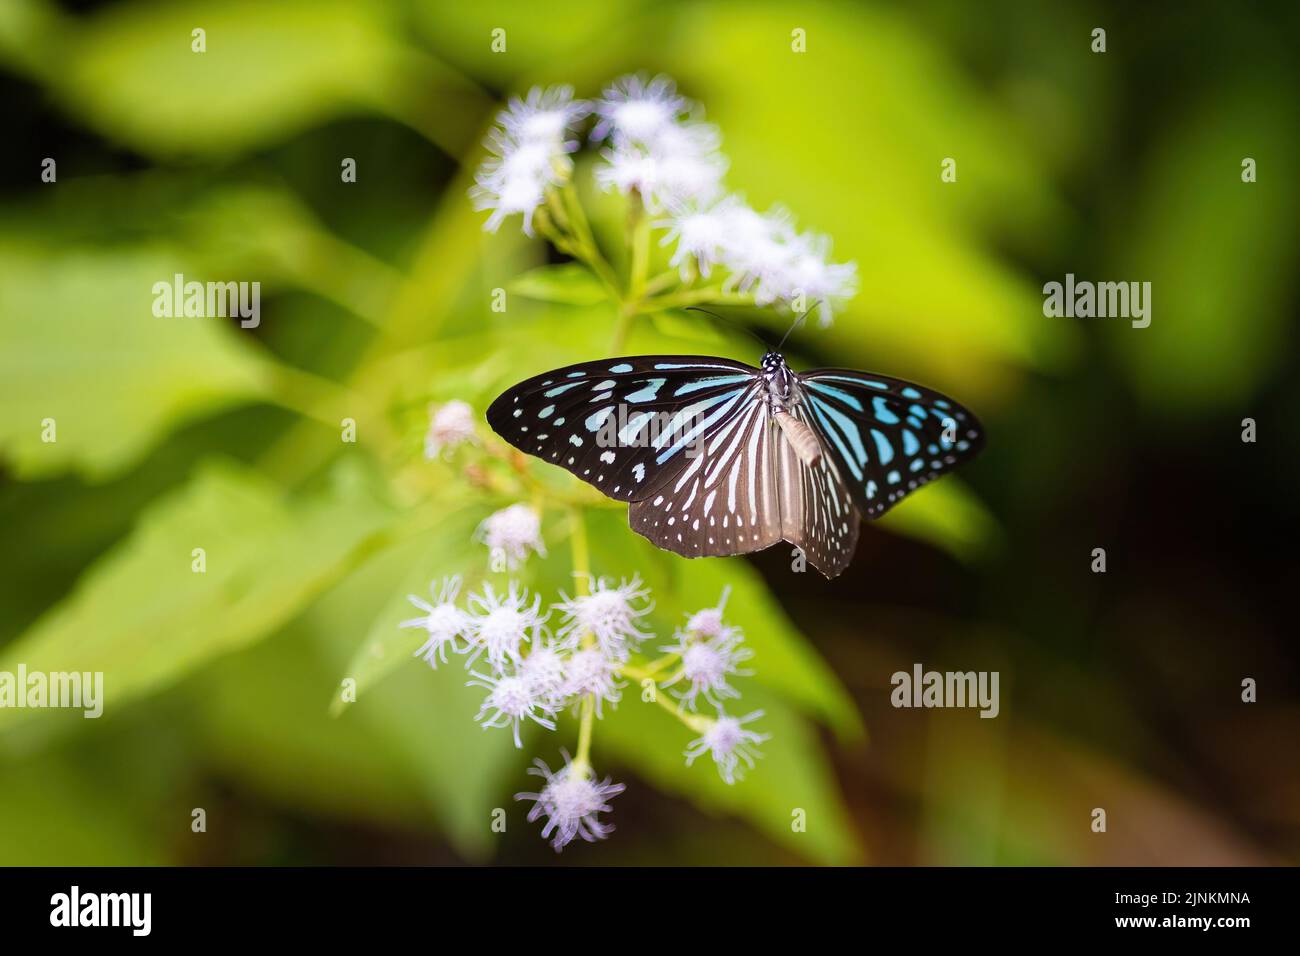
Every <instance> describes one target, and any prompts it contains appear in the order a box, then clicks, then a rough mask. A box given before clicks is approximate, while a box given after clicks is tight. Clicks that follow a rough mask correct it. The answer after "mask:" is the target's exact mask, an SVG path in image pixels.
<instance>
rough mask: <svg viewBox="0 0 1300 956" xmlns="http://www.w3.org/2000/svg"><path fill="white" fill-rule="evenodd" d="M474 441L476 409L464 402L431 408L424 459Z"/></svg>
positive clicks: (431, 406) (425, 439)
mask: <svg viewBox="0 0 1300 956" xmlns="http://www.w3.org/2000/svg"><path fill="white" fill-rule="evenodd" d="M473 440H474V409H472V408H470V406H469V405H468V404H466V403H465V402H462V401H451V402H447V403H446V404H444V405H430V406H429V431H428V433H427V434H426V435H425V436H424V457H425V458H437V457H438V455H440V454H441V453H442V452H444V451H446V450H448V449H451V448H455V447H456V446H457V445H461V444H464V443H465V442H467V441H473Z"/></svg>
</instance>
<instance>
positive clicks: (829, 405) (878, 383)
mask: <svg viewBox="0 0 1300 956" xmlns="http://www.w3.org/2000/svg"><path fill="white" fill-rule="evenodd" d="M487 419H488V423H489V424H490V425H491V426H492V428H493V429H494V430H495V431H496V432H497V434H499V435H500V436H501V437H502V438H504V439H505V440H506V441H508V442H509V443H510V444H511V445H513V446H514V447H516V448H518V449H519V450H521V451H524V452H527V453H528V454H530V455H535V456H537V457H538V458H540V459H542V460H544V461H547V462H550V463H552V464H556V465H559V466H560V467H562V468H566V469H568V470H569V471H570V472H572V473H573V474H574V475H576V476H577V477H579V478H581V479H582V480H583V481H586V482H588V483H589V484H591V485H594V486H595V487H596V488H598V489H599V490H600V491H602V492H604V493H605V494H606V495H608V496H609V497H611V498H614V499H617V500H620V501H627V502H629V504H630V507H629V509H628V520H629V523H630V524H631V526H632V529H633V530H634V531H636V532H638V533H639V534H641V535H644V536H645V537H646V538H649V539H650V540H651V541H652V542H654V543H655V544H656V545H658V546H659V547H661V548H666V549H668V550H669V551H674V552H676V553H677V554H681V555H685V556H686V557H689V558H698V557H704V556H719V555H735V554H745V553H748V552H752V551H760V550H762V549H764V548H767V547H770V546H771V545H773V544H776V543H777V542H779V541H782V540H784V541H788V542H790V543H791V544H793V545H794V546H795V547H796V548H799V549H800V550H801V551H802V552H803V554H804V555H805V556H806V558H807V560H808V562H809V563H810V564H812V566H813V567H815V568H817V570H819V571H820V572H822V574H824V575H825V576H826V577H828V578H833V577H836V576H837V575H839V574H840V572H842V571H843V570H844V569H845V568H846V567H847V566H848V564H849V562H850V560H852V558H853V552H854V549H855V548H856V547H857V542H858V525H859V519H860V516H861V517H866V518H879V517H880V516H881V515H883V514H884V513H885V512H886V511H888V510H889V509H890V508H891V507H893V506H894V505H896V504H898V502H899V501H901V500H902V499H903V498H904V497H906V496H907V495H908V494H909V493H910V492H912V491H915V490H916V489H917V488H920V487H921V486H922V485H924V484H926V483H927V482H929V481H931V480H933V479H934V478H936V477H938V476H940V475H942V474H944V473H946V472H947V471H949V470H950V469H952V468H953V467H955V466H956V465H959V464H961V463H963V462H964V461H967V460H969V459H970V458H973V457H974V456H975V455H976V454H977V453H978V452H979V451H980V449H981V448H982V447H983V444H984V431H983V429H982V427H981V426H980V423H979V422H978V421H977V420H976V418H975V416H974V415H973V414H971V412H970V411H969V410H967V409H966V408H963V407H962V406H961V405H959V404H957V402H955V401H953V400H952V399H951V398H948V397H947V396H945V395H942V394H940V393H938V392H935V391H932V390H930V389H928V388H923V387H922V386H920V385H915V384H912V383H911V382H906V381H902V380H900V379H895V378H888V377H886V376H884V375H873V374H869V373H866V372H858V371H853V370H851V369H839V368H825V369H816V370H814V371H811V372H802V373H799V372H795V371H793V370H792V369H791V368H790V367H789V365H788V364H787V363H786V360H785V358H784V356H782V355H781V354H780V353H779V352H777V351H768V352H767V354H766V355H764V356H763V359H762V362H761V364H760V366H759V367H758V368H754V367H753V366H750V365H745V364H743V363H741V362H734V361H731V360H729V359H722V358H710V357H706V356H697V355H648V356H635V357H629V358H614V359H605V360H603V361H598V362H583V363H580V364H577V365H570V366H567V367H565V368H560V369H556V370H554V371H551V372H545V373H543V374H541V375H537V376H535V377H533V378H530V379H528V380H526V381H523V382H520V383H519V384H518V385H515V386H514V387H513V388H510V389H508V390H506V391H505V392H504V393H502V394H501V395H500V396H498V397H497V399H496V400H495V401H494V402H493V403H492V405H491V406H490V407H489V408H488V411H487Z"/></svg>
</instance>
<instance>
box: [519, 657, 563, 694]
mask: <svg viewBox="0 0 1300 956" xmlns="http://www.w3.org/2000/svg"><path fill="white" fill-rule="evenodd" d="M519 676H520V677H522V678H523V679H524V682H525V683H526V684H527V685H528V689H529V691H530V692H531V693H533V694H535V695H536V696H537V697H539V698H540V699H542V700H544V701H546V702H547V703H549V704H550V705H551V706H552V707H553V708H555V709H557V710H558V709H559V707H560V706H561V705H562V704H563V701H564V697H565V691H564V657H563V656H562V655H561V654H560V651H559V649H558V648H557V647H556V645H555V644H554V643H553V642H551V641H541V640H538V641H535V642H534V643H533V645H532V647H531V648H530V649H529V651H528V656H527V657H525V658H524V663H523V665H522V666H521V667H520V668H519Z"/></svg>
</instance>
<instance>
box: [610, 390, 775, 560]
mask: <svg viewBox="0 0 1300 956" xmlns="http://www.w3.org/2000/svg"><path fill="white" fill-rule="evenodd" d="M765 387H766V386H765V385H764V384H763V382H762V380H761V379H755V381H754V382H753V383H752V384H751V385H750V386H749V388H747V390H746V393H745V395H744V399H743V401H742V403H741V409H742V410H741V411H740V412H739V414H737V415H735V416H733V417H732V418H730V419H729V420H728V421H727V422H726V423H725V424H724V425H722V426H721V427H719V428H717V429H715V430H714V431H713V432H712V433H711V434H710V435H709V438H708V440H707V441H706V442H704V443H702V444H701V445H699V446H698V447H697V448H696V449H694V450H693V451H694V453H693V454H692V455H691V456H690V457H688V458H687V464H686V465H685V466H684V467H681V468H678V469H677V470H676V471H674V472H672V473H671V474H670V473H667V472H661V473H660V474H659V475H658V476H656V479H655V481H654V482H653V483H652V485H651V488H650V494H648V495H647V496H646V497H644V498H642V499H641V500H639V501H637V502H635V503H634V504H633V505H632V507H631V508H630V509H629V511H628V520H629V522H630V523H631V525H632V528H633V530H634V531H636V532H638V533H639V534H642V535H644V536H645V537H647V538H649V539H650V540H651V541H653V542H654V543H655V544H657V545H659V546H660V547H661V548H667V549H668V550H669V551H675V552H677V553H678V554H684V555H686V556H687V557H692V558H698V557H704V556H708V555H728V554H745V553H747V552H750V551H759V550H761V549H763V548H767V547H770V546H771V545H773V544H775V543H776V542H778V541H780V540H781V535H782V528H781V510H780V485H779V484H778V477H777V474H776V458H775V455H776V452H777V448H776V444H775V442H776V441H780V440H781V438H780V436H779V435H778V434H776V432H777V429H776V428H775V425H774V422H773V420H772V417H771V414H770V411H769V409H768V406H767V403H766V402H765V401H764V400H763V398H762V395H763V390H764V389H765Z"/></svg>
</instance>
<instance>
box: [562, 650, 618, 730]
mask: <svg viewBox="0 0 1300 956" xmlns="http://www.w3.org/2000/svg"><path fill="white" fill-rule="evenodd" d="M617 667H618V663H617V662H616V661H611V660H610V659H609V658H608V657H606V656H605V654H604V652H603V651H601V649H600V648H599V647H588V648H586V649H584V650H581V651H577V652H575V653H574V655H573V656H572V657H570V658H569V660H568V662H567V663H566V664H565V667H564V696H565V697H585V696H586V695H587V694H591V695H592V696H593V697H594V698H595V700H596V716H597V717H603V716H604V714H603V713H602V708H601V705H602V704H603V703H605V702H609V703H611V704H617V703H618V702H619V700H621V699H622V693H621V688H622V684H620V683H619V682H618V681H617V680H616V679H615V678H614V670H615V668H617Z"/></svg>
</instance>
